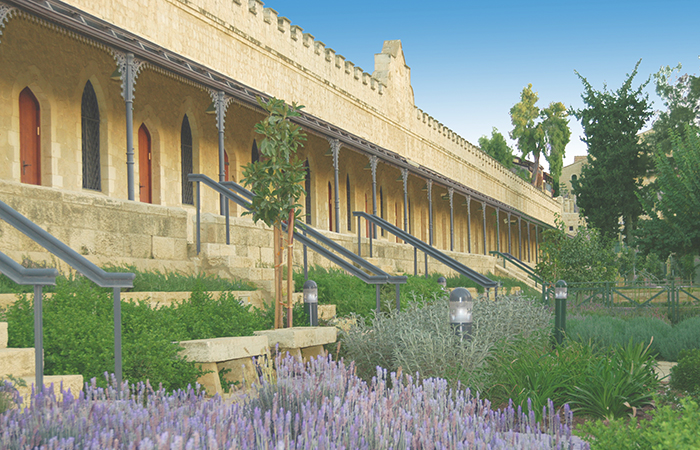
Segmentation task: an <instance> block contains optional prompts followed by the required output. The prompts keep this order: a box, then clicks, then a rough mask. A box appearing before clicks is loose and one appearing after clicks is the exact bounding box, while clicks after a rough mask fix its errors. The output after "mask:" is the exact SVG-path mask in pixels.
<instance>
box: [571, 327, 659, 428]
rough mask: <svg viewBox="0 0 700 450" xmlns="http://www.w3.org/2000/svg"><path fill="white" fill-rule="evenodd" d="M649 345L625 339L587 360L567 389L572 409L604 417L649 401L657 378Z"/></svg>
mask: <svg viewBox="0 0 700 450" xmlns="http://www.w3.org/2000/svg"><path fill="white" fill-rule="evenodd" d="M648 350H649V347H648V346H644V344H642V343H636V344H635V343H633V342H632V341H629V342H628V343H627V345H625V346H617V347H615V348H613V349H612V350H609V351H603V352H601V354H600V355H599V356H598V357H597V358H594V359H591V360H589V361H588V367H587V369H586V370H585V371H584V372H583V376H582V378H581V379H579V380H574V382H573V384H572V386H571V390H570V391H569V392H568V397H569V400H568V402H569V403H570V404H571V406H572V407H573V410H574V412H579V413H582V414H585V415H591V416H595V417H604V418H606V419H608V420H610V419H613V418H616V417H623V416H625V415H626V414H628V413H629V412H630V409H631V408H640V407H642V406H646V405H649V404H651V403H652V400H653V395H654V392H655V390H656V389H657V388H658V386H659V381H658V379H657V377H656V374H655V373H654V369H653V367H654V358H653V356H652V355H651V354H650V353H649V351H648Z"/></svg>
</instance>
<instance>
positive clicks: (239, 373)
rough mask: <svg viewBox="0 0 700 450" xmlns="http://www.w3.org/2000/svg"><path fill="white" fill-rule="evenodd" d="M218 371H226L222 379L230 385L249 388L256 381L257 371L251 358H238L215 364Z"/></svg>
mask: <svg viewBox="0 0 700 450" xmlns="http://www.w3.org/2000/svg"><path fill="white" fill-rule="evenodd" d="M217 367H218V368H219V371H222V370H228V372H226V373H224V375H223V378H224V379H225V380H226V381H227V382H228V383H230V384H236V385H239V386H250V385H251V384H252V383H255V382H256V381H258V371H257V370H256V369H255V363H254V362H253V358H239V359H233V360H231V361H224V362H220V363H217Z"/></svg>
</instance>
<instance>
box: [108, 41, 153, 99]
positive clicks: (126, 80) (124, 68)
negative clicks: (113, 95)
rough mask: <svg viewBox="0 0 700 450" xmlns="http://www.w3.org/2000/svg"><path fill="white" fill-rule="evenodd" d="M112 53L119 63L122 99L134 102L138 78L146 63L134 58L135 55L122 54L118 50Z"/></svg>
mask: <svg viewBox="0 0 700 450" xmlns="http://www.w3.org/2000/svg"><path fill="white" fill-rule="evenodd" d="M112 53H113V54H114V59H115V60H116V61H117V69H118V70H119V77H120V78H121V80H122V97H124V100H125V101H127V102H133V101H134V89H135V88H136V78H138V76H139V73H140V72H141V69H143V67H144V64H145V63H144V62H143V61H141V60H140V59H136V58H134V54H133V53H122V52H120V51H117V50H112Z"/></svg>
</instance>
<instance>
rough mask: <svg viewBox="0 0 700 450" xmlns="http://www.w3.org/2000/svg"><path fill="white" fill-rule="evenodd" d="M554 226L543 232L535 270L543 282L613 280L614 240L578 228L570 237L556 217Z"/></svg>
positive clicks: (596, 232) (614, 267) (615, 274)
mask: <svg viewBox="0 0 700 450" xmlns="http://www.w3.org/2000/svg"><path fill="white" fill-rule="evenodd" d="M556 225H557V226H556V228H552V229H550V230H546V231H544V233H543V242H542V245H541V246H540V251H541V257H540V262H539V263H538V264H537V272H538V273H539V275H540V276H541V277H542V278H543V279H544V280H546V281H551V282H554V281H557V280H565V281H566V282H568V283H580V282H586V281H613V280H615V279H616V278H617V275H618V266H617V255H616V254H615V251H614V248H613V242H612V241H607V240H605V239H604V238H603V237H602V236H601V234H600V233H599V232H598V230H595V229H593V228H583V227H581V228H579V229H578V233H577V234H576V236H574V237H573V238H572V237H571V236H568V235H567V234H566V228H565V225H564V222H563V221H562V220H561V219H559V218H557V219H556Z"/></svg>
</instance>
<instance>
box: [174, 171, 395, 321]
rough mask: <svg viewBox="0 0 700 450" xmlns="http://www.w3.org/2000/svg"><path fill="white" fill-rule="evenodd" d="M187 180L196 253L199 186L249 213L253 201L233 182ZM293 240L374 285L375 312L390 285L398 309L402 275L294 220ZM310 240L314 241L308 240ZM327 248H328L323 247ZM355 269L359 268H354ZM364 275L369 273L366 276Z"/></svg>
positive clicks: (196, 177) (196, 176)
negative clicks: (191, 185)
mask: <svg viewBox="0 0 700 450" xmlns="http://www.w3.org/2000/svg"><path fill="white" fill-rule="evenodd" d="M187 179H188V181H190V182H196V183H197V205H198V206H197V231H196V239H197V253H199V252H200V249H201V235H200V233H201V231H200V226H201V208H200V207H199V205H200V197H201V194H200V188H199V184H200V183H204V184H205V185H206V186H208V187H210V188H212V189H213V190H214V191H216V192H217V193H219V194H221V195H223V196H224V197H225V198H226V199H228V200H231V201H233V202H235V203H236V204H238V205H240V206H241V207H243V208H245V209H246V210H248V211H250V210H251V208H252V204H251V202H250V200H252V199H253V196H254V195H255V194H254V193H253V192H251V191H250V190H248V189H246V188H244V187H243V186H241V185H239V184H238V183H236V182H233V181H224V182H216V181H214V180H213V179H211V178H209V177H208V176H206V175H203V174H189V175H188V176H187ZM226 219H227V229H228V216H227V218H226ZM294 225H295V226H294V228H295V229H294V238H295V239H298V240H299V242H301V243H302V244H303V245H304V247H305V248H309V249H311V250H312V251H314V252H316V253H317V254H319V255H321V256H323V257H324V258H326V259H328V260H329V261H331V262H333V263H334V264H336V265H337V266H339V267H341V268H342V269H344V270H346V271H347V272H349V273H350V274H352V275H353V276H355V277H357V278H359V279H360V280H362V281H364V282H365V283H367V284H373V285H375V286H376V299H377V311H379V300H380V299H379V288H380V285H382V284H394V285H395V286H396V305H397V309H398V308H399V304H400V302H399V296H400V292H401V287H400V285H401V284H405V283H406V282H407V281H408V279H407V277H405V276H396V275H389V274H388V273H386V272H385V271H383V270H382V269H380V268H379V267H377V266H375V265H374V264H371V263H370V262H369V261H367V260H365V259H364V258H362V257H360V256H358V255H355V254H354V253H353V252H352V251H350V250H348V249H346V248H345V247H343V246H342V245H340V244H338V243H337V242H335V241H333V240H332V239H329V238H327V237H326V236H324V235H323V234H321V233H319V232H318V231H317V230H315V229H314V228H312V227H311V226H309V225H308V224H304V223H301V222H299V221H296V222H295V224H294ZM282 229H283V231H284V230H286V229H287V225H286V224H284V223H283V224H282ZM311 238H313V239H315V240H316V241H318V242H316V241H314V240H312V239H311ZM326 247H328V248H326ZM334 252H336V253H338V254H340V255H341V256H343V257H345V258H347V259H349V260H350V261H347V260H345V259H343V258H340V257H339V256H338V255H337V254H336V253H334ZM357 266H359V267H357ZM365 271H367V272H370V273H371V274H374V275H370V274H368V273H366V272H365Z"/></svg>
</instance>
